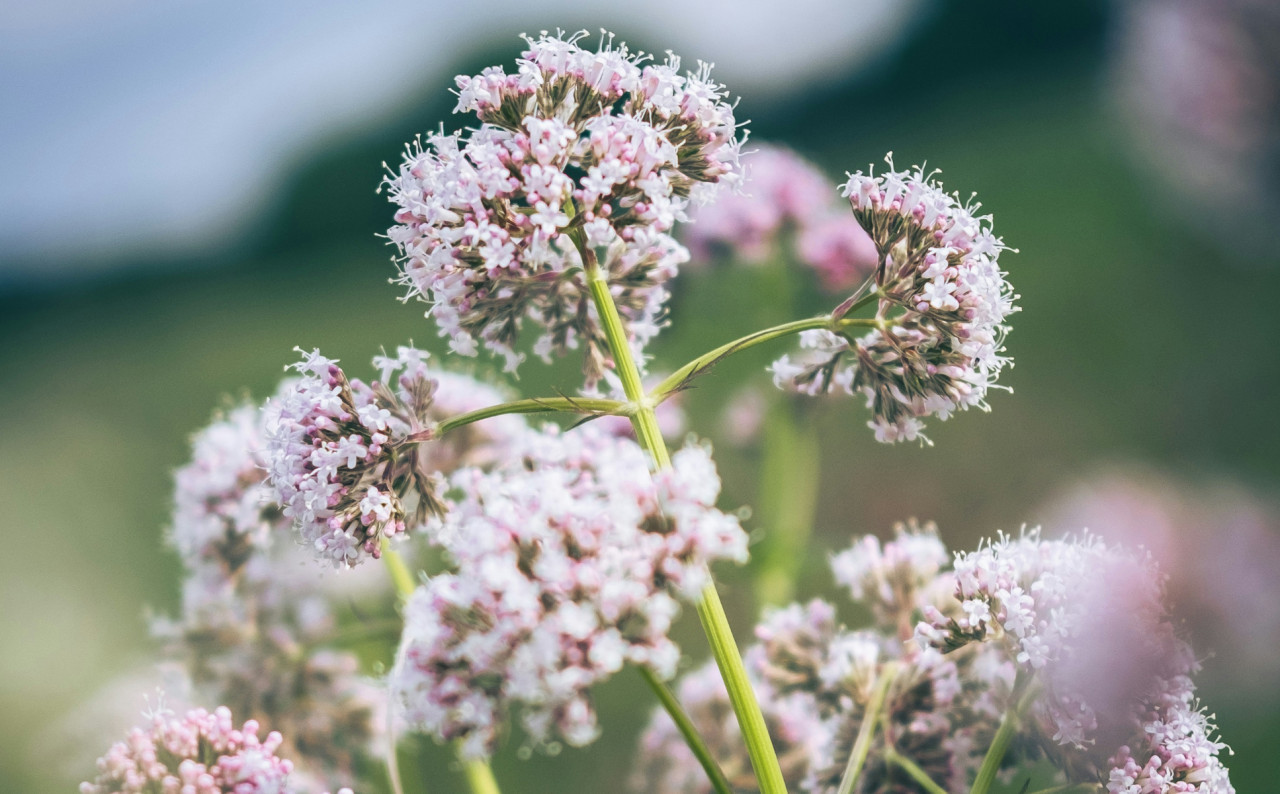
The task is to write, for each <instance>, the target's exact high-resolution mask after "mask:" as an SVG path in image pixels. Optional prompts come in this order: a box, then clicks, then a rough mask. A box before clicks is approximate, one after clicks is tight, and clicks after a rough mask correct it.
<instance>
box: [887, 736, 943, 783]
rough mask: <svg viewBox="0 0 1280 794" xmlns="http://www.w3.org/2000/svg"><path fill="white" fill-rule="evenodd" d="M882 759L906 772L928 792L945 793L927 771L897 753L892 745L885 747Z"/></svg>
mask: <svg viewBox="0 0 1280 794" xmlns="http://www.w3.org/2000/svg"><path fill="white" fill-rule="evenodd" d="M884 760H885V762H887V763H890V764H893V765H894V766H896V767H898V768H899V769H901V770H902V771H903V772H906V773H907V774H908V775H909V776H910V777H911V779H912V780H914V781H915V782H917V783H919V784H920V787H921V788H923V789H924V790H925V791H926V792H928V794H947V790H946V789H944V788H943V787H942V786H939V785H938V784H937V783H936V782H935V781H934V779H933V778H931V777H929V773H928V772H926V771H924V770H923V769H921V768H920V767H919V766H918V765H917V764H916V762H915V761H912V760H911V759H910V758H907V757H906V756H905V755H902V754H901V753H899V752H898V751H897V750H896V749H894V748H893V746H889V747H886V748H885V750H884Z"/></svg>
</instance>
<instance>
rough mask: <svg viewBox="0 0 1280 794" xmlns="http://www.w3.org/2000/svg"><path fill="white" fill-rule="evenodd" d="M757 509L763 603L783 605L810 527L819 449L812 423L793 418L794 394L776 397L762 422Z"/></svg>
mask: <svg viewBox="0 0 1280 794" xmlns="http://www.w3.org/2000/svg"><path fill="white" fill-rule="evenodd" d="M762 446H763V449H764V460H763V462H762V464H761V467H760V488H759V496H758V504H757V510H756V512H757V514H758V515H759V516H760V526H762V527H764V528H765V530H766V531H767V532H766V534H765V536H764V539H763V540H762V541H761V543H760V544H759V546H758V548H757V549H756V551H755V552H754V553H753V554H752V557H753V561H754V562H756V564H757V566H758V567H757V570H756V589H757V594H758V597H759V599H760V603H762V604H785V603H787V602H788V601H790V600H791V598H792V595H793V593H794V591H795V582H796V578H797V574H798V573H799V572H800V566H801V563H802V562H803V561H804V553H805V550H806V547H807V544H808V541H809V533H810V530H811V529H812V527H813V517H814V510H815V508H816V507H817V502H818V473H819V472H818V470H819V462H820V452H821V450H820V448H819V444H818V434H817V430H816V429H815V428H814V427H813V425H812V423H805V422H800V421H797V417H796V405H795V401H794V400H792V399H781V400H774V401H773V405H771V406H770V407H769V411H768V414H767V415H766V417H765V423H764V438H763V443H762Z"/></svg>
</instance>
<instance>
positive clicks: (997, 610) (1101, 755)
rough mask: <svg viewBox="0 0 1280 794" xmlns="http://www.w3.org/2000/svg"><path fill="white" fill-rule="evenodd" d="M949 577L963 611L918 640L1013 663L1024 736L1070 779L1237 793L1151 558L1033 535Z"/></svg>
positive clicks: (1124, 791)
mask: <svg viewBox="0 0 1280 794" xmlns="http://www.w3.org/2000/svg"><path fill="white" fill-rule="evenodd" d="M954 582H955V597H956V599H957V600H958V601H959V602H960V609H959V611H958V612H953V613H951V614H944V613H943V612H942V611H940V610H938V609H936V608H926V609H925V610H924V616H925V620H924V621H923V622H921V624H920V625H919V627H918V633H919V636H920V637H921V639H922V641H925V642H928V643H930V644H931V645H933V646H934V647H937V648H939V649H941V650H944V651H948V652H950V651H954V650H956V649H962V648H966V647H969V646H971V645H972V644H973V643H981V644H984V645H986V646H988V647H995V648H998V649H1000V652H1001V653H1002V654H1003V655H1004V656H1005V658H1006V659H1007V660H1008V661H1010V662H1013V663H1015V664H1016V665H1017V666H1018V669H1019V677H1020V678H1021V679H1022V680H1024V681H1027V682H1030V683H1029V684H1028V685H1027V686H1028V687H1037V688H1039V689H1040V690H1041V694H1039V696H1038V697H1037V698H1036V700H1035V702H1034V703H1033V704H1032V706H1031V713H1030V715H1029V719H1028V722H1029V723H1030V731H1031V733H1032V735H1033V738H1034V739H1035V740H1036V741H1037V743H1038V744H1039V746H1040V748H1041V749H1042V750H1043V751H1044V752H1045V753H1046V754H1047V755H1048V756H1050V757H1051V758H1052V759H1053V760H1054V761H1055V763H1056V766H1057V767H1058V768H1059V769H1061V770H1063V771H1064V772H1065V773H1066V774H1067V776H1068V777H1069V778H1070V779H1071V780H1072V782H1083V783H1099V784H1104V785H1107V786H1108V790H1109V791H1110V792H1112V794H1146V793H1147V792H1160V793H1161V794H1163V793H1164V792H1170V793H1172V792H1191V791H1194V792H1200V794H1232V793H1233V792H1234V789H1233V788H1232V786H1231V783H1230V781H1229V779H1228V776H1227V771H1226V769H1225V767H1223V765H1222V762H1221V760H1220V758H1219V752H1220V751H1221V750H1222V749H1223V748H1224V745H1223V744H1222V743H1221V742H1219V741H1217V740H1216V739H1214V738H1213V734H1214V726H1213V725H1212V723H1211V721H1210V720H1209V719H1208V718H1207V717H1205V715H1203V714H1201V713H1200V712H1198V711H1197V710H1196V708H1195V706H1194V701H1195V686H1194V684H1193V682H1192V680H1191V675H1192V674H1193V673H1194V672H1196V670H1198V668H1199V664H1198V662H1197V660H1196V658H1195V656H1194V654H1193V653H1192V651H1191V648H1190V647H1189V646H1188V645H1187V644H1186V643H1185V642H1184V641H1183V640H1181V639H1180V638H1179V637H1178V635H1177V633H1176V631H1175V628H1174V625H1173V622H1172V620H1171V619H1170V617H1169V615H1168V613H1167V611H1166V609H1165V606H1164V591H1163V585H1164V581H1163V578H1162V577H1161V575H1160V573H1159V571H1158V570H1157V569H1156V567H1155V565H1154V563H1153V561H1152V560H1151V558H1150V557H1149V556H1140V555H1136V554H1132V553H1128V552H1125V551H1123V550H1121V549H1118V548H1114V547H1109V546H1107V545H1105V544H1103V543H1102V542H1100V541H1098V540H1097V539H1096V538H1091V537H1088V536H1086V537H1083V538H1080V539H1066V540H1042V539H1041V537H1040V535H1039V532H1038V531H1029V532H1026V533H1024V534H1023V535H1022V536H1020V537H1017V538H1013V537H1001V538H1000V539H999V540H997V541H996V542H993V543H990V544H987V545H986V546H984V547H982V548H980V549H979V550H978V551H976V552H972V553H967V554H958V555H957V556H956V560H955V569H954ZM1116 747H1119V748H1120V749H1119V750H1118V751H1115V752H1114V754H1113V750H1114V748H1116ZM1131 748H1132V750H1131ZM1133 753H1136V754H1137V755H1136V760H1135V756H1134V754H1133Z"/></svg>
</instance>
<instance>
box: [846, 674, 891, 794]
mask: <svg viewBox="0 0 1280 794" xmlns="http://www.w3.org/2000/svg"><path fill="white" fill-rule="evenodd" d="M897 674H898V668H897V667H896V666H895V665H893V664H887V665H885V667H884V669H883V670H881V671H880V680H879V681H878V682H877V683H876V688H875V689H874V690H873V691H872V692H871V699H870V700H869V701H867V708H866V710H865V711H864V712H863V713H862V724H861V725H859V726H858V737H857V738H856V739H854V741H853V750H852V752H850V753H849V763H848V765H847V766H845V768H844V776H843V777H841V778H840V788H839V789H837V794H852V792H853V787H854V786H855V785H857V783H858V775H860V774H862V766H863V764H865V763H866V762H867V753H869V752H871V739H872V737H873V736H875V732H876V724H877V723H879V722H880V717H881V716H883V715H882V714H881V712H883V711H884V702H885V700H886V699H887V698H888V696H889V687H890V686H891V685H892V684H893V679H894V678H895V677H896V676H897Z"/></svg>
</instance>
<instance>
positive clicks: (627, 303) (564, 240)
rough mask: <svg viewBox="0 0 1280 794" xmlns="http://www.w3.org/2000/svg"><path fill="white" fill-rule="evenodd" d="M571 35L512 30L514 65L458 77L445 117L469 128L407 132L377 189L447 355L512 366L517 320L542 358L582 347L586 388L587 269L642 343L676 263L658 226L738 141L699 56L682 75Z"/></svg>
mask: <svg viewBox="0 0 1280 794" xmlns="http://www.w3.org/2000/svg"><path fill="white" fill-rule="evenodd" d="M582 37H583V34H577V35H574V36H569V37H565V36H564V35H562V34H557V35H554V36H553V35H549V34H547V33H545V32H544V33H542V34H540V35H539V36H538V37H536V38H534V37H526V38H525V40H526V42H527V44H528V46H527V48H526V50H525V51H524V53H523V55H522V57H521V58H520V60H519V61H518V62H517V70H516V73H515V74H510V75H509V74H506V72H505V71H504V70H503V68H502V67H500V66H494V67H490V68H488V69H486V70H484V71H483V72H482V73H481V74H479V75H475V76H472V77H467V76H459V77H458V78H457V84H458V106H457V108H456V112H472V113H475V114H476V116H477V117H478V118H479V120H480V122H481V124H480V126H479V127H477V128H475V129H473V130H470V131H468V132H465V133H461V132H460V133H453V134H449V135H446V134H444V133H438V134H434V135H431V136H429V137H428V138H427V140H426V143H425V144H423V143H422V142H421V141H418V142H415V143H414V144H413V145H411V146H410V148H409V150H408V152H407V153H406V155H405V158H404V162H403V163H402V165H401V166H400V170H399V171H398V172H397V173H395V174H392V175H390V176H388V177H387V179H386V180H385V185H386V187H387V189H388V192H389V194H390V197H391V200H392V201H393V202H394V203H396V204H397V205H398V206H399V208H400V209H399V210H398V211H397V213H396V216H395V217H396V223H397V225H396V226H393V227H392V228H391V229H390V230H389V232H388V237H389V239H390V240H391V241H392V242H393V243H394V244H395V245H396V246H397V248H398V249H399V251H400V267H401V279H400V281H401V283H402V284H404V285H405V286H406V287H408V289H409V295H410V296H418V297H421V298H422V299H423V300H425V301H427V302H428V303H430V304H431V309H430V310H429V314H430V315H431V316H432V317H433V318H434V319H435V321H436V324H437V325H438V326H439V329H440V333H441V335H442V336H447V337H448V338H449V341H450V346H451V348H452V349H453V350H454V351H455V352H457V353H460V354H463V355H475V354H476V352H477V351H478V349H479V348H480V347H482V346H483V347H485V348H488V349H489V351H490V352H492V353H494V354H496V355H498V356H501V357H502V358H504V359H505V360H506V366H507V368H508V369H509V370H513V371H514V370H515V368H516V367H517V365H518V364H519V362H520V360H521V358H522V354H521V353H519V352H518V351H517V344H518V341H519V337H520V331H521V326H522V325H523V323H524V322H525V321H526V320H529V321H531V322H533V323H534V324H536V325H538V326H540V327H541V329H542V334H541V336H540V337H539V338H538V340H537V342H536V343H535V344H534V350H535V352H537V353H538V354H539V355H541V356H543V357H544V358H545V357H549V356H551V355H553V354H563V353H565V352H566V351H568V350H571V349H578V348H584V349H585V353H586V364H585V374H586V377H587V381H588V384H591V383H593V382H594V381H595V380H596V379H597V378H598V377H599V376H600V374H601V373H602V372H603V370H604V369H605V368H606V367H607V366H608V365H607V359H606V355H605V351H606V350H607V346H606V345H605V342H604V339H603V331H602V329H601V327H600V323H599V321H598V318H597V317H596V315H595V310H594V308H593V306H592V304H591V299H590V294H589V290H588V288H587V278H588V277H589V276H591V273H589V272H585V271H595V270H596V268H597V267H598V269H599V273H600V274H601V276H602V277H603V278H605V279H606V280H607V281H608V283H609V285H610V289H611V292H612V294H613V297H614V299H615V301H616V302H617V303H618V307H619V310H620V312H621V313H622V315H623V317H624V318H625V319H626V320H627V324H628V332H629V334H630V337H631V342H632V344H633V346H634V347H636V349H637V350H639V349H642V348H643V346H644V344H645V343H646V342H647V341H648V340H649V339H650V338H651V337H653V336H654V335H655V334H656V333H657V331H658V329H659V327H660V325H661V316H662V308H663V305H664V304H665V302H666V298H667V290H666V286H665V285H666V282H667V281H668V280H669V279H670V278H671V277H672V276H674V275H675V273H676V270H677V269H678V267H679V266H680V265H681V264H682V263H683V262H684V261H685V260H687V259H688V253H687V251H685V249H684V247H683V246H681V245H680V244H679V243H677V242H676V241H675V240H674V239H673V238H672V237H671V234H670V233H671V231H672V228H673V227H674V225H675V223H676V222H677V221H680V220H683V219H684V217H685V210H686V208H687V207H688V206H689V204H690V202H699V201H704V200H706V199H707V198H708V197H709V196H710V194H711V193H713V192H714V191H715V189H716V186H717V185H719V184H722V183H725V184H728V183H732V182H734V181H735V180H736V179H737V178H738V148H739V146H740V143H741V141H740V140H738V138H737V137H736V134H737V122H736V121H735V119H734V115H733V107H732V105H731V104H729V103H728V102H727V101H726V94H725V91H724V88H723V86H721V85H719V84H718V83H715V82H712V81H711V80H710V76H709V72H710V70H709V67H708V66H706V65H705V64H699V68H698V70H697V71H695V72H688V73H683V74H682V73H681V72H680V68H679V67H680V61H679V59H678V58H676V57H675V56H674V55H668V56H667V58H666V60H665V61H663V62H657V61H653V60H651V59H650V58H649V57H648V56H646V55H644V54H642V53H632V52H631V51H630V50H628V49H627V47H626V45H625V44H618V45H615V44H614V42H613V38H612V37H611V36H607V35H606V36H604V37H602V38H601V41H600V43H599V46H598V47H597V48H596V49H595V50H590V49H585V48H583V47H582V46H580V45H579V42H580V41H581V39H582ZM584 260H589V261H584ZM584 268H585V271H584Z"/></svg>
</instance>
